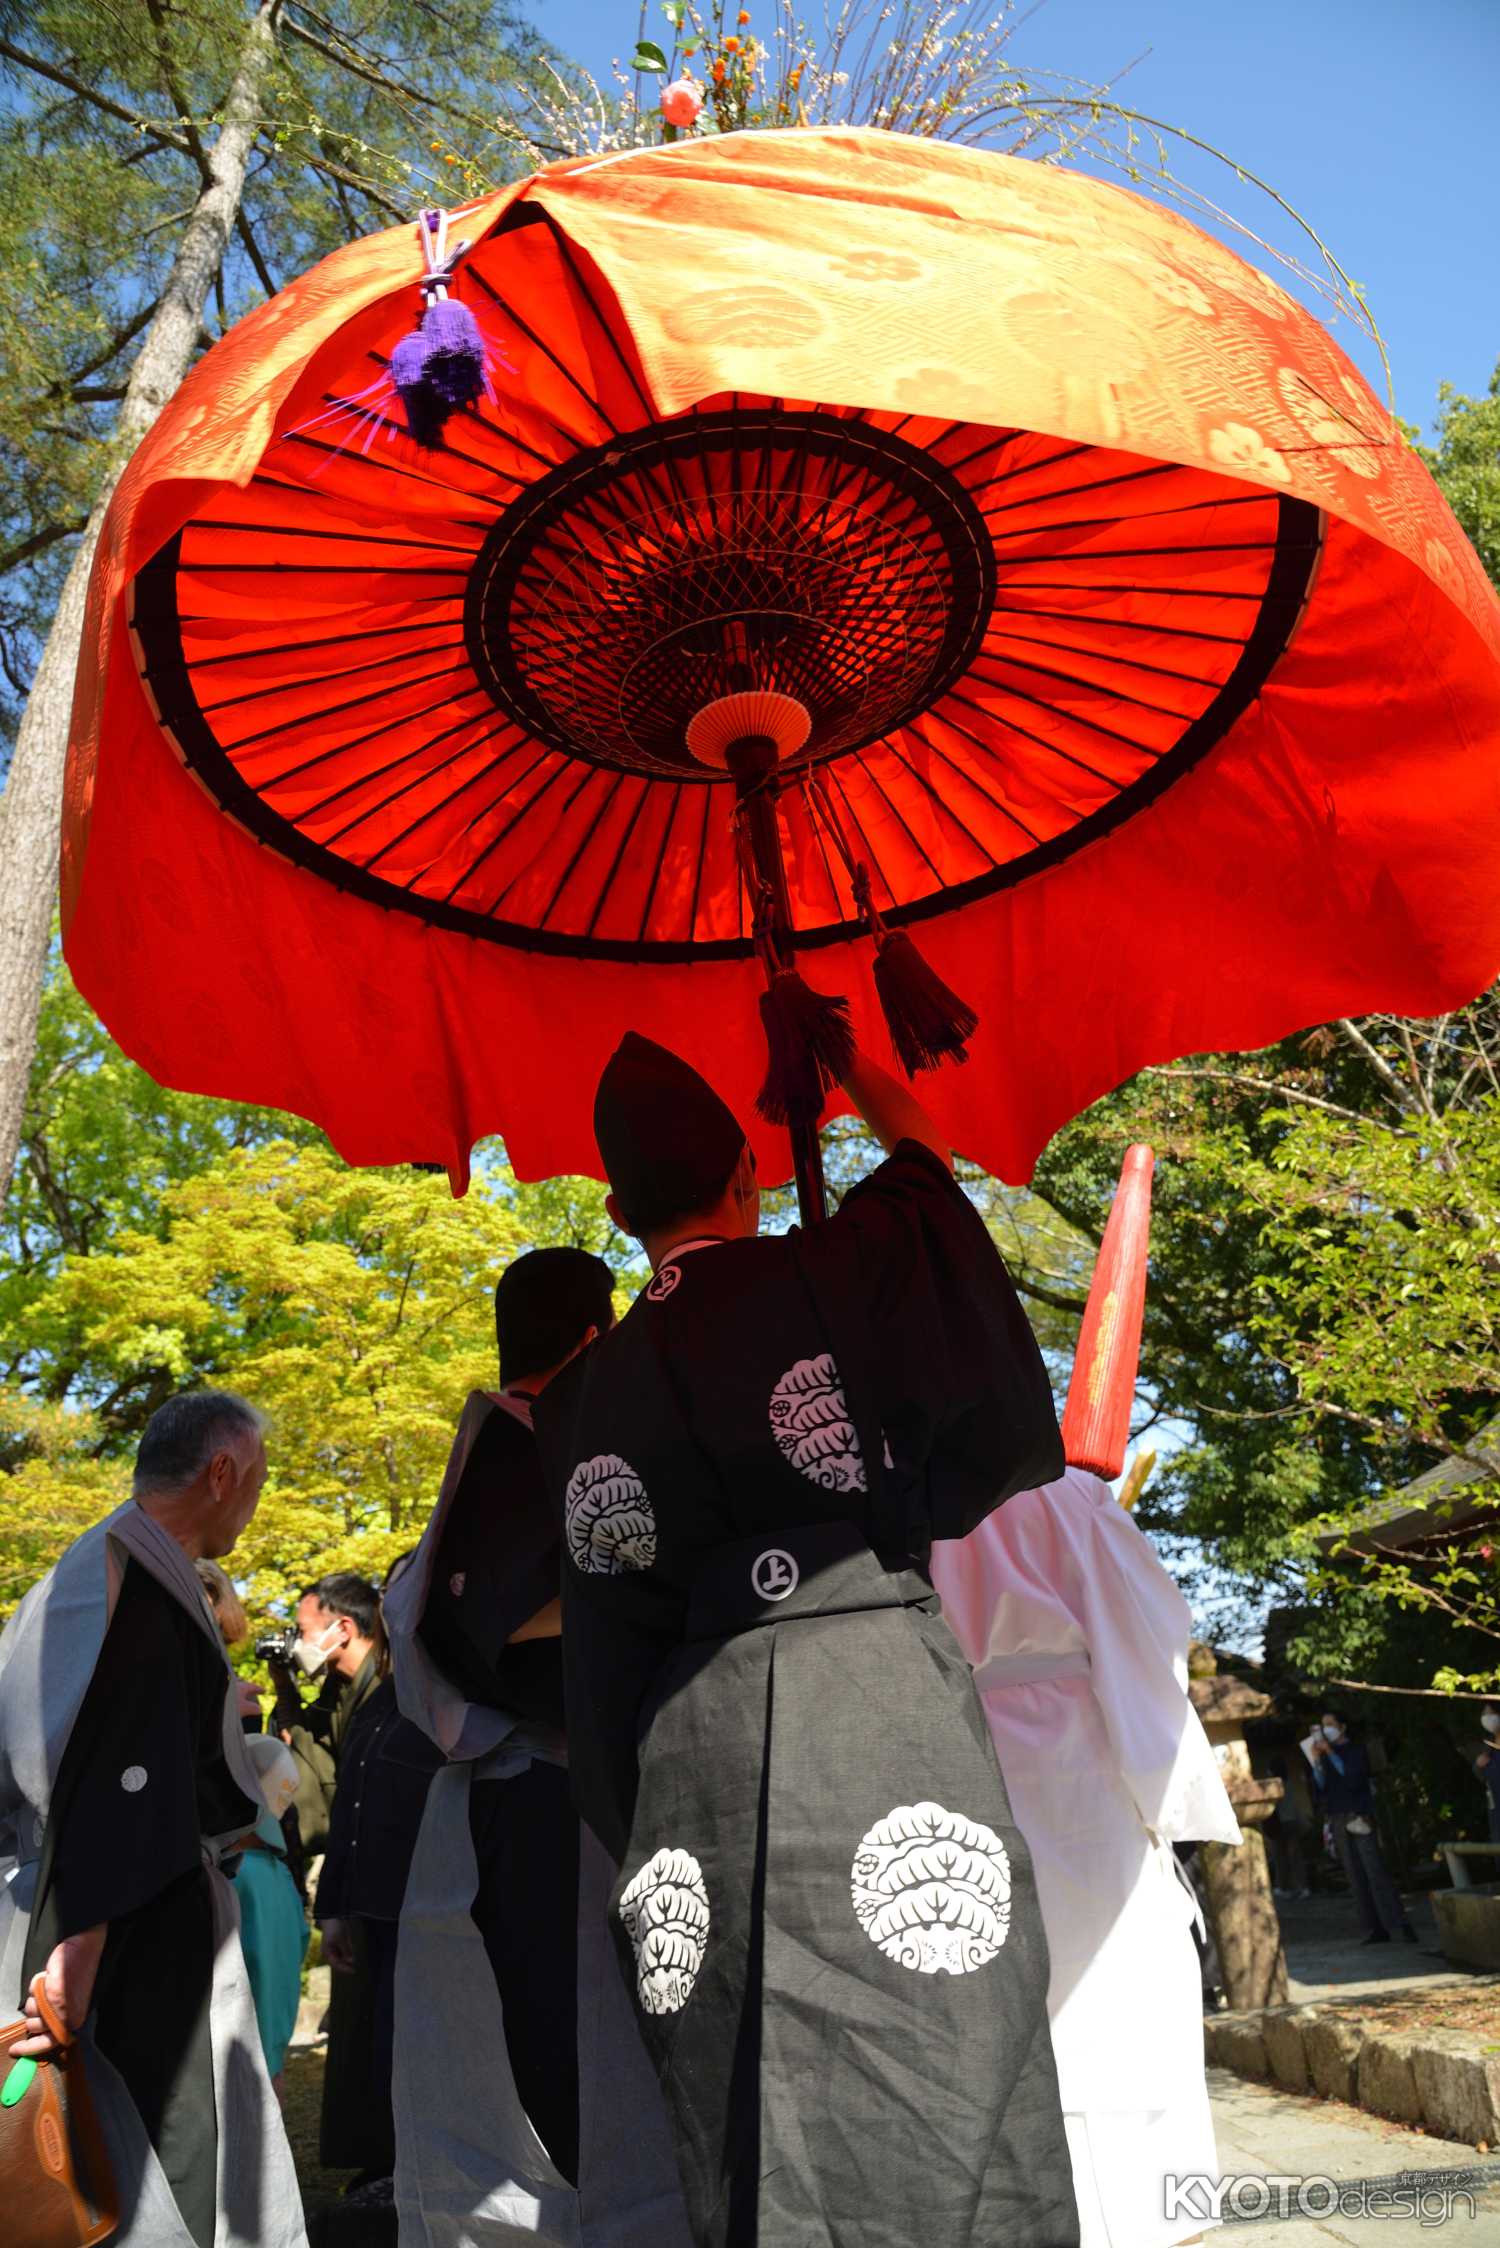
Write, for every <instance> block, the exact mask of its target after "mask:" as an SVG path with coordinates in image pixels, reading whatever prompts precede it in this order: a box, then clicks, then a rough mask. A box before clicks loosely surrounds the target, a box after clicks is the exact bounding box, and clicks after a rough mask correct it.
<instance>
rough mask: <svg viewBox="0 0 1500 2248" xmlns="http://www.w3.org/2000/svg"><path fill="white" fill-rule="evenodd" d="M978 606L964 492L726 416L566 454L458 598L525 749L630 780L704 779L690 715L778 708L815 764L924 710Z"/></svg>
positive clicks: (989, 557)
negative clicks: (794, 722) (735, 697)
mask: <svg viewBox="0 0 1500 2248" xmlns="http://www.w3.org/2000/svg"><path fill="white" fill-rule="evenodd" d="M994 597H995V555H994V541H993V538H992V537H991V536H989V534H988V533H987V532H986V529H985V524H984V519H983V517H982V516H981V514H980V512H979V509H978V507H977V505H976V504H975V501H974V498H973V496H972V495H971V494H970V493H969V492H968V491H967V490H966V489H965V487H964V486H963V484H962V483H961V482H960V481H959V479H958V478H957V477H956V476H954V475H953V474H952V473H951V472H950V471H949V470H948V469H946V468H945V467H944V466H943V465H942V464H941V463H940V462H939V461H937V460H935V459H934V458H933V457H932V456H931V455H930V454H928V453H925V452H923V451H921V450H919V449H918V448H917V447H916V446H914V445H911V444H908V443H907V442H906V440H905V439H904V438H901V437H899V436H897V435H895V434H894V433H893V432H892V431H889V430H885V429H880V428H878V427H876V426H874V425H872V424H871V423H869V422H866V421H864V420H862V419H857V418H854V417H846V416H841V415H837V414H832V413H826V412H816V411H815V412H811V413H787V412H777V411H774V410H771V411H767V410H765V409H759V410H752V409H737V410H731V411H728V412H723V413H709V414H700V415H696V416H694V417H692V418H691V419H685V420H677V421H673V422H664V423H657V424H654V425H652V426H650V427H647V428H645V429H639V430H635V431H632V432H631V433H630V434H629V435H626V436H622V437H620V438H618V439H616V440H614V441H612V442H611V443H610V444H608V445H606V446H599V447H596V448H595V449H593V450H592V451H590V452H587V453H580V454H577V455H575V456H574V457H573V458H572V459H571V460H568V461H565V462H564V463H563V464H562V465H561V466H560V467H558V468H555V469H553V470H552V471H551V473H550V474H549V475H546V476H544V477H542V478H540V479H539V480H538V482H536V483H535V484H533V485H532V486H531V488H530V489H529V491H528V492H527V493H526V495H525V497H524V498H523V499H522V500H521V501H520V502H519V503H518V504H517V505H516V506H514V507H513V508H511V509H509V510H508V511H507V513H506V514H505V515H503V516H502V517H501V518H500V520H499V521H498V522H497V523H496V524H495V526H494V528H493V530H492V531H491V532H490V534H489V537H488V538H487V539H486V541H485V543H484V547H483V549H482V551H481V553H480V555H479V558H478V560H477V562H476V564H475V568H474V571H473V574H472V576H471V578H470V580H469V588H468V595H467V600H466V603H465V620H464V621H465V635H466V639H467V643H468V648H469V654H470V659H471V661H472V663H473V665H474V669H475V671H476V673H477V675H478V676H479V677H480V678H481V679H482V680H483V681H484V683H485V685H486V686H487V687H488V689H489V691H490V693H491V694H492V695H493V696H494V698H495V701H496V702H497V703H498V705H499V706H500V708H501V709H502V710H504V711H506V712H507V713H508V714H509V715H510V716H512V717H514V718H515V719H517V720H518V721H519V722H520V723H521V724H522V725H524V726H526V727H527V728H528V729H529V731H530V732H531V733H532V734H533V735H535V736H536V738H537V739H539V740H541V741H546V742H550V743H551V744H552V745H553V746H554V747H555V748H558V749H563V750H566V751H568V752H569V753H570V754H572V755H575V756H584V757H588V758H591V759H593V760H595V761H596V762H598V763H599V764H602V765H611V766H617V767H622V768H624V769H625V770H627V771H631V772H647V773H658V774H665V775H670V776H672V777H674V778H678V777H680V778H696V779H709V778H712V776H711V775H707V774H704V773H703V771H702V769H701V767H700V766H699V765H698V764H697V763H696V761H695V760H694V759H693V758H692V757H691V756H690V755H689V754H688V750H687V743H686V736H687V728H688V724H689V722H690V720H691V719H692V718H693V717H694V715H695V714H696V713H697V712H698V711H699V710H700V709H701V708H702V707H703V705H704V704H705V703H708V702H712V701H714V700H716V699H717V698H719V697H720V696H723V695H729V694H735V693H740V692H744V691H746V690H749V689H752V688H761V689H772V690H774V691H776V692H778V693H781V694H787V695H792V696H794V697H795V698H796V699H797V700H798V701H799V702H801V703H803V704H804V705H805V706H806V708H807V709H808V711H809V713H810V714H811V717H812V731H811V734H810V736H809V739H808V741H807V744H806V746H805V748H804V749H803V750H802V751H801V752H800V753H799V755H798V756H797V757H796V758H795V759H794V760H792V762H793V763H796V764H808V763H813V762H816V761H818V760H820V759H822V758H826V757H829V756H832V755H834V754H836V753H837V752H838V751H841V750H848V749H859V748H863V747H864V746H865V745H866V744H867V743H870V742H873V741H878V740H880V739H881V738H882V737H883V736H884V735H885V734H887V733H888V732H890V730H891V729H892V728H893V727H896V726H900V725H903V724H904V723H905V722H906V721H907V720H908V719H909V718H911V717H914V716H916V715H917V714H919V713H920V712H921V711H923V710H925V709H927V708H928V707H929V706H930V705H931V704H932V703H933V702H934V701H935V700H936V699H937V698H938V697H939V696H940V695H941V694H943V693H944V692H945V691H946V689H947V688H948V687H949V686H950V685H951V684H952V683H953V681H954V680H955V679H956V678H958V677H959V676H960V675H961V674H962V673H963V672H964V671H965V670H966V669H967V667H968V665H969V664H970V662H971V661H972V660H973V657H974V654H975V651H976V650H977V648H978V647H979V645H980V643H981V641H982V640H983V637H984V632H985V628H986V625H987V624H988V621H989V615H990V610H991V608H992V606H993V603H994Z"/></svg>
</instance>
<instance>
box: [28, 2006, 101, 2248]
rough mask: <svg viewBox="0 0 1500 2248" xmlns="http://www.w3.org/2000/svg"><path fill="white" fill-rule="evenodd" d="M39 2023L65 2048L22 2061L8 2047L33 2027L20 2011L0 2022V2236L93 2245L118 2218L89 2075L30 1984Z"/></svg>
mask: <svg viewBox="0 0 1500 2248" xmlns="http://www.w3.org/2000/svg"><path fill="white" fill-rule="evenodd" d="M31 1992H32V1996H33V1997H34V1998H35V2000H36V2003H37V2011H38V2013H39V2014H40V2015H41V2017H42V2027H43V2028H44V2029H45V2030H46V2032H47V2035H48V2036H49V2037H51V2038H53V2039H55V2040H56V2042H57V2044H58V2045H59V2046H60V2047H61V2048H62V2050H61V2051H60V2052H59V2053H57V2054H56V2055H53V2056H51V2057H50V2058H48V2059H47V2060H42V2061H37V2062H36V2064H35V2068H36V2073H35V2075H34V2076H32V2077H31V2078H30V2081H29V2082H27V2075H26V2072H27V2062H26V2061H25V2060H21V2061H18V2060H16V2059H15V2058H14V2056H13V2053H12V2048H13V2047H14V2046H16V2045H19V2044H20V2043H22V2042H23V2040H24V2039H26V2038H27V2037H29V2036H31V2035H32V2034H33V2033H34V2031H35V2027H36V2025H35V2023H33V2022H28V2021H27V2020H26V2018H25V2016H24V2015H23V2016H22V2018H21V2019H20V2020H19V2021H16V2022H4V2023H0V2210H3V2211H4V2213H5V2214H4V2218H3V2220H0V2235H3V2238H4V2240H5V2243H6V2248H97V2243H98V2242H100V2241H102V2240H108V2239H109V2237H110V2235H111V2233H113V2232H114V2231H116V2229H117V2228H118V2226H119V2222H120V2212H119V2201H118V2196H117V2194H116V2191H115V2182H114V2178H113V2176H112V2174H111V2171H110V2167H109V2158H108V2156H107V2155H106V2153H105V2150H104V2138H103V2134H102V2133H101V2131H100V2129H99V2119H98V2117H97V2116H96V2115H95V2113H94V2103H93V2100H92V2098H91V2097H90V2094H89V2087H88V2081H87V2079H86V2078H85V2076H84V2073H83V2069H82V2067H81V2065H80V2064H79V2062H78V2060H77V2057H76V2055H75V2054H73V2053H72V2052H71V2051H70V2050H69V2047H70V2045H71V2040H70V2038H69V2036H68V2033H67V2031H66V2030H65V2029H64V2027H63V2024H62V2022H61V2021H60V2020H59V2019H58V2016H57V2014H56V2013H55V2012H54V2010H53V2008H52V2006H51V2005H50V2003H49V2002H48V1999H47V1994H46V1991H45V1989H44V1987H43V1978H42V1977H41V1976H40V1975H38V1976H37V1977H36V1980H35V1981H34V1982H33V1983H32V1986H31Z"/></svg>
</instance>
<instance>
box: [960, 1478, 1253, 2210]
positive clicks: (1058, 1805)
mask: <svg viewBox="0 0 1500 2248" xmlns="http://www.w3.org/2000/svg"><path fill="white" fill-rule="evenodd" d="M932 1580H933V1583H934V1585H935V1586H936V1588H937V1590H938V1593H939V1594H940V1596H941V1598H942V1603H943V1612H944V1614H945V1615H946V1617H947V1619H948V1622H949V1624H950V1625H951V1627H952V1629H953V1631H954V1634H955V1636H956V1637H957V1639H958V1641H959V1643H960V1645H961V1646H962V1648H963V1650H964V1652H965V1654H966V1655H967V1656H968V1658H969V1660H970V1662H971V1663H973V1665H974V1668H975V1682H976V1684H977V1685H978V1687H979V1690H980V1695H981V1698H982V1699H983V1702H984V1706H985V1710H986V1713H987V1715H988V1717H989V1721H990V1729H991V1731H992V1733H993V1735H994V1740H995V1748H996V1752H997V1754H998V1756H999V1759H1000V1768H1001V1770H1002V1771H1003V1773H1004V1774H1005V1781H1006V1786H1007V1788H1008V1790H1009V1793H1010V1802H1011V1810H1012V1812H1013V1814H1014V1817H1015V1821H1016V1825H1017V1826H1018V1827H1019V1828H1020V1830H1021V1832H1022V1834H1023V1835H1024V1836H1025V1837H1026V1840H1027V1843H1028V1844H1029V1846H1030V1849H1031V1854H1032V1859H1033V1863H1034V1865H1035V1869H1036V1885H1037V1894H1038V1897H1039V1899H1040V1902H1041V1908H1042V1919H1043V1921H1044V1923H1045V1926H1046V1930H1047V1944H1048V1949H1049V1951H1050V1953H1051V1960H1052V1974H1051V1983H1050V1986H1049V1990H1048V2012H1049V2015H1050V2017H1051V2023H1052V2041H1053V2047H1054V2050H1055V2052H1056V2055H1057V2073H1058V2086H1059V2090H1060V2093H1061V2096H1062V2105H1063V2111H1064V2115H1065V2118H1066V2121H1067V2128H1068V2143H1069V2147H1070V2150H1071V2152H1072V2156H1073V2167H1074V2184H1075V2188H1076V2190H1077V2194H1078V2205H1079V2215H1080V2220H1081V2223H1082V2248H1167V2244H1168V2243H1171V2242H1174V2241H1180V2240H1184V2239H1187V2238H1190V2237H1191V2236H1193V2235H1194V2234H1196V2233H1197V2232H1199V2231H1201V2230H1202V2229H1203V2227H1202V2224H1201V2221H1200V2220H1198V2219H1191V2220H1186V2221H1184V2220H1182V2219H1175V2220H1168V2218H1167V2217H1166V2216H1165V2214H1164V2193H1163V2179H1164V2178H1165V2177H1166V2176H1167V2175H1168V2174H1169V2173H1170V2174H1175V2175H1176V2176H1178V2177H1186V2176H1189V2175H1191V2174H1193V2173H1196V2172H1200V2171H1206V2172H1207V2173H1209V2174H1210V2175H1214V2176H1216V2175H1217V2163H1216V2155H1215V2149H1214V2137H1213V2125H1212V2121H1211V2119H1210V2115H1209V2109H1208V2097H1207V2092H1206V2089H1205V2085H1204V2076H1203V2000H1202V1985H1201V1980H1200V1976H1199V1969H1198V1958H1197V1953H1196V1950H1195V1947H1194V1944H1193V1940H1192V1922H1193V1917H1194V1906H1193V1903H1192V1900H1191V1898H1190V1895H1189V1892H1188V1890H1187V1888H1186V1885H1185V1882H1184V1880H1183V1879H1182V1878H1181V1877H1180V1876H1179V1873H1178V1870H1177V1867H1176V1863H1175V1860H1174V1858H1173V1855H1172V1851H1171V1848H1170V1845H1171V1844H1172V1843H1173V1842H1174V1841H1187V1840H1190V1839H1208V1840H1213V1841H1219V1842H1231V1843H1235V1842H1238V1841H1239V1840H1240V1831H1239V1827H1238V1824H1237V1823H1236V1820H1235V1816H1234V1812H1233V1810H1232V1809H1231V1807H1230V1803H1229V1798H1228V1796H1227V1795H1226V1793H1225V1791H1224V1785H1223V1781H1222V1780H1221V1778H1220V1776H1219V1770H1218V1766H1217V1764H1216V1763H1215V1761H1214V1755H1213V1751H1212V1749H1211V1748H1210V1747H1209V1745H1208V1740H1207V1738H1206V1736H1205V1734H1204V1731H1203V1728H1202V1726H1201V1725H1200V1724H1199V1722H1198V1718H1197V1715H1196V1713H1195V1712H1194V1710H1193V1707H1192V1705H1191V1703H1190V1702H1189V1700H1188V1696H1187V1646H1188V1637H1189V1630H1190V1623H1191V1618H1190V1615H1189V1611H1188V1606H1187V1602H1186V1601H1185V1600H1184V1599H1183V1597H1182V1595H1181V1593H1180V1592H1179V1591H1178V1590H1177V1587H1176V1586H1175V1585H1174V1584H1173V1582H1172V1580H1171V1578H1170V1577H1169V1576H1168V1575H1167V1572H1166V1570H1165V1569H1164V1568H1163V1567H1162V1565H1161V1563H1160V1561H1159V1560H1158V1559H1157V1557H1156V1555H1155V1553H1154V1552H1153V1550H1152V1548H1151V1546H1150V1545H1149V1544H1148V1542H1147V1540H1146V1539H1145V1538H1144V1537H1143V1536H1142V1534H1141V1532H1140V1531H1139V1530H1138V1529H1137V1528H1136V1526H1135V1524H1134V1523H1133V1522H1132V1521H1131V1519H1130V1517H1129V1515H1128V1514H1126V1513H1125V1512H1124V1510H1123V1509H1122V1508H1121V1506H1120V1505H1119V1503H1118V1502H1117V1500H1116V1499H1115V1497H1114V1494H1113V1493H1112V1492H1111V1490H1110V1489H1109V1486H1108V1485H1107V1484H1106V1483H1103V1482H1101V1481H1100V1479H1099V1478H1098V1476H1095V1475H1090V1474H1088V1473H1086V1472H1085V1471H1084V1470H1082V1469H1079V1468H1070V1469H1069V1470H1068V1472H1067V1473H1066V1474H1065V1475H1064V1476H1063V1477H1062V1478H1061V1479H1060V1480H1059V1481H1058V1482H1056V1483H1049V1484H1047V1485H1046V1486H1045V1487H1044V1488H1043V1489H1042V1490H1039V1491H1024V1492H1021V1493H1019V1494H1018V1495H1017V1496H1016V1497H1015V1498H1013V1499H1010V1500H1008V1501H1007V1502H1006V1504H1005V1505H1004V1506H1003V1507H1001V1508H999V1509H998V1510H997V1511H996V1512H995V1513H994V1514H992V1515H990V1517H989V1518H988V1520H987V1521H985V1522H983V1523H981V1525H980V1527H979V1528H978V1529H977V1530H975V1531H974V1532H973V1533H972V1535H971V1536H969V1537H967V1538H965V1539H963V1540H962V1541H961V1542H955V1543H948V1544H940V1545H936V1546H934V1547H933V1550H932Z"/></svg>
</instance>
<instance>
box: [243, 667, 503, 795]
mask: <svg viewBox="0 0 1500 2248" xmlns="http://www.w3.org/2000/svg"><path fill="white" fill-rule="evenodd" d="M478 691H479V690H478V689H477V688H476V689H475V692H476V693H477V692H478ZM448 701H449V698H448V696H447V695H439V696H438V699H437V701H436V702H430V703H424V704H423V706H422V708H421V709H420V710H408V711H404V712H403V713H402V717H401V724H402V725H404V726H410V725H414V724H415V722H416V721H417V720H418V719H419V718H430V717H431V716H432V714H433V712H434V711H437V710H446V709H447V708H448ZM472 715H475V716H478V715H479V713H477V712H476V713H473V714H472ZM454 723H455V724H456V725H460V726H461V725H463V724H464V723H465V720H464V719H462V718H460V719H456V720H455V721H454ZM291 730H292V729H291V728H290V727H289V726H288V727H281V728H279V729H278V731H280V732H282V733H289V732H290V731H291ZM389 731H390V727H389V724H388V723H386V724H383V725H379V726H372V727H370V729H369V731H368V732H367V733H363V734H356V735H355V736H354V738H353V740H352V741H347V742H334V743H333V744H332V746H331V747H330V748H328V749H320V750H319V751H318V753H317V755H316V756H315V757H308V758H304V759H303V761H302V763H301V764H300V765H288V767H287V768H286V770H285V772H283V773H278V774H277V776H276V778H275V779H274V780H271V781H267V782H266V783H265V784H264V785H265V786H266V787H267V788H284V787H285V785H286V783H287V782H288V781H289V780H294V779H295V778H296V777H297V775H298V774H299V773H310V772H311V771H312V769H313V767H314V766H315V765H323V764H326V763H327V761H328V759H329V758H330V757H346V756H347V755H348V753H349V751H350V750H351V749H363V748H364V746H365V744H366V742H373V741H378V740H379V739H380V737H381V735H382V734H384V733H388V732H389ZM215 747H216V748H217V749H218V751H219V754H220V755H221V756H222V757H224V758H226V759H227V760H228V762H229V763H230V764H231V765H232V766H233V767H234V769H235V771H236V772H238V771H239V765H238V759H239V755H240V751H241V749H242V748H244V747H245V745H244V744H243V743H236V745H235V747H234V748H233V749H226V748H225V746H224V744H223V743H222V742H218V741H216V742H215ZM240 777H241V779H244V778H245V776H244V775H243V774H241V776H240ZM245 786H246V787H247V788H251V787H254V786H255V784H254V783H253V782H252V781H249V780H245ZM257 793H259V791H258V790H257Z"/></svg>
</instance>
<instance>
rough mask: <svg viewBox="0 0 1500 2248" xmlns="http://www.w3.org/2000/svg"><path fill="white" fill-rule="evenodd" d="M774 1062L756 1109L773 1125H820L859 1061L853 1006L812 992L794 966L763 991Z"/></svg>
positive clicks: (764, 1020) (763, 1015) (764, 1019)
mask: <svg viewBox="0 0 1500 2248" xmlns="http://www.w3.org/2000/svg"><path fill="white" fill-rule="evenodd" d="M760 1019H761V1021H762V1023H763V1024H764V1025H765V1031H766V1046H767V1049H768V1054H769V1059H768V1063H767V1067H766V1081H765V1083H764V1084H763V1085H762V1087H761V1089H760V1092H759V1093H758V1094H757V1096H756V1102H755V1105H756V1107H757V1108H758V1109H759V1111H760V1113H761V1115H762V1116H763V1117H764V1118H765V1119H766V1122H767V1123H768V1124H816V1123H817V1121H818V1118H819V1117H820V1116H821V1115H822V1113H823V1104H824V1102H825V1101H826V1100H827V1098H828V1095H829V1094H830V1093H831V1092H832V1090H833V1088H834V1086H835V1085H837V1084H838V1083H839V1081H840V1079H841V1078H843V1077H845V1076H846V1075H847V1074H848V1069H849V1064H850V1063H851V1062H852V1061H853V1059H854V1031H853V1029H852V1027H851V1025H850V1022H849V1002H848V1000H847V999H844V998H842V997H832V998H831V997H829V996H828V994H826V993H825V992H821V991H812V990H810V989H809V987H808V986H807V985H806V984H805V983H804V982H803V981H802V978H801V977H800V976H799V975H798V973H797V971H796V969H795V968H778V969H777V971H776V974H775V976H774V977H773V978H772V981H771V983H770V986H769V987H768V989H767V990H765V991H763V992H762V993H761V998H760Z"/></svg>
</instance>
